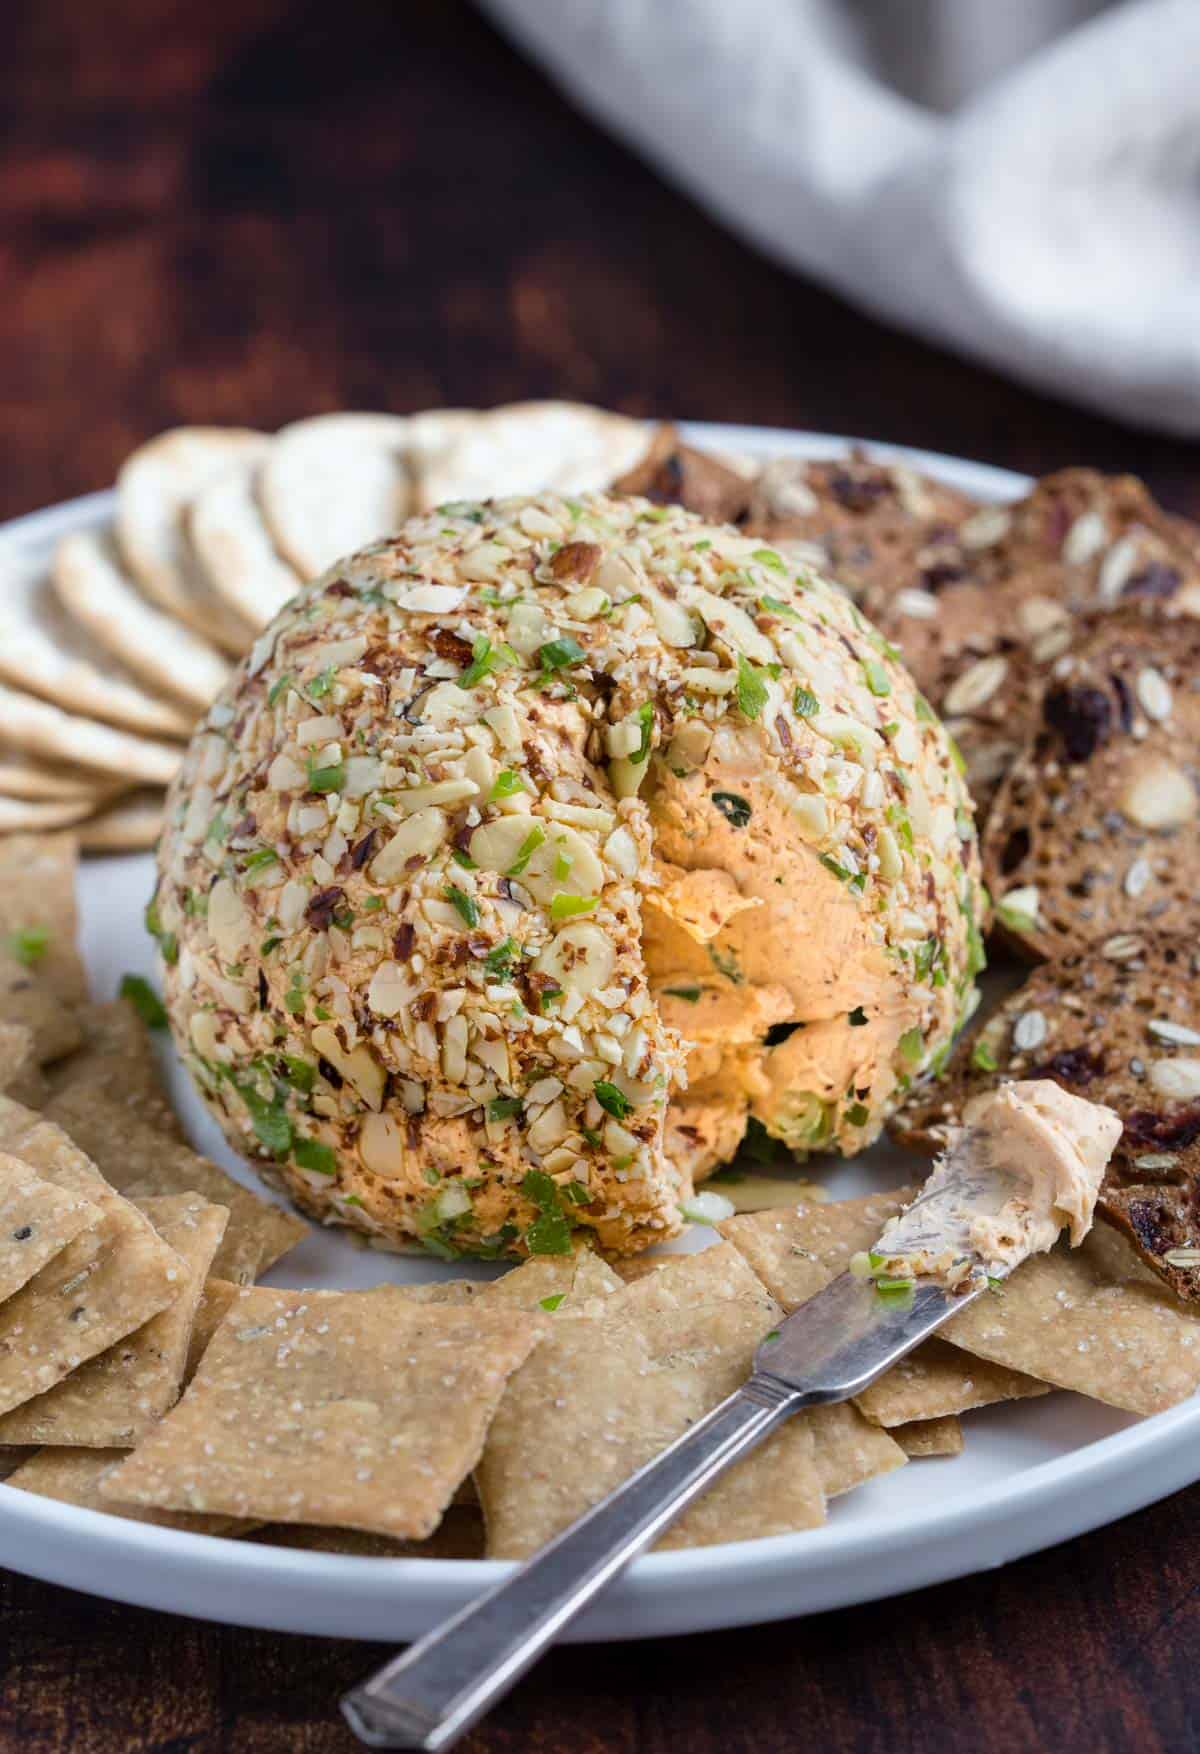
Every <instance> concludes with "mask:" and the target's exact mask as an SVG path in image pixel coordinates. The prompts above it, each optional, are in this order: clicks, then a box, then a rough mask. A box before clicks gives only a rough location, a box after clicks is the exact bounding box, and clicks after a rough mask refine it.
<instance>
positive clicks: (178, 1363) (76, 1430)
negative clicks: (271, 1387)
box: [0, 1194, 228, 1449]
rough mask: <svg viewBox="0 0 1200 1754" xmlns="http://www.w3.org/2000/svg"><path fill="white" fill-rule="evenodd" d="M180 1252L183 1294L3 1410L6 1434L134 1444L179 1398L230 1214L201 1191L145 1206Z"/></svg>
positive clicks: (34, 1439) (13, 1438) (17, 1439)
mask: <svg viewBox="0 0 1200 1754" xmlns="http://www.w3.org/2000/svg"><path fill="white" fill-rule="evenodd" d="M141 1210H142V1211H144V1212H145V1214H146V1216H147V1218H149V1220H150V1222H151V1223H152V1224H153V1225H154V1228H155V1230H156V1231H157V1232H158V1234H159V1236H160V1237H161V1238H162V1240H163V1241H164V1242H165V1243H166V1244H167V1245H168V1246H169V1247H170V1248H172V1249H174V1251H175V1253H176V1254H177V1255H178V1256H179V1267H178V1287H179V1295H178V1296H177V1297H176V1298H175V1299H174V1301H173V1302H172V1303H170V1304H168V1306H167V1307H166V1309H164V1310H162V1311H161V1312H160V1313H159V1314H158V1315H156V1316H153V1317H151V1319H150V1320H149V1321H148V1322H145V1323H144V1324H143V1325H142V1326H141V1327H140V1328H137V1329H135V1330H134V1332H133V1333H131V1334H127V1335H126V1336H125V1338H124V1339H123V1340H120V1341H118V1342H117V1344H116V1345H115V1346H110V1347H109V1348H108V1350H107V1351H106V1352H102V1353H100V1354H99V1355H98V1356H97V1357H95V1358H92V1359H89V1361H88V1362H87V1363H86V1364H83V1365H81V1366H80V1367H79V1369H78V1370H75V1371H72V1373H71V1375H70V1376H68V1377H65V1378H64V1379H63V1381H62V1382H60V1383H57V1384H56V1385H55V1386H54V1388H52V1389H50V1390H48V1391H47V1392H46V1393H45V1394H44V1395H36V1396H35V1397H34V1398H33V1400H31V1401H26V1402H25V1404H24V1406H21V1407H16V1408H14V1409H13V1411H12V1412H11V1413H8V1414H5V1416H4V1417H3V1418H0V1442H4V1443H30V1444H35V1443H36V1444H43V1443H45V1444H56V1445H77V1446H80V1447H84V1448H95V1449H112V1448H129V1447H131V1446H132V1445H134V1444H136V1443H137V1442H139V1441H140V1439H141V1438H142V1437H144V1436H145V1434H146V1433H147V1432H148V1431H150V1430H151V1429H152V1428H153V1427H154V1426H155V1425H156V1424H157V1423H158V1421H159V1420H160V1419H161V1418H162V1416H163V1414H164V1413H165V1412H166V1411H167V1409H168V1407H170V1406H172V1405H173V1404H174V1402H175V1401H176V1400H177V1399H178V1396H179V1390H180V1385H181V1382H182V1380H183V1371H184V1366H185V1364H186V1362H187V1356H188V1343H189V1338H190V1335H191V1329H192V1322H193V1319H194V1317H195V1313H196V1307H197V1305H198V1304H199V1302H200V1297H201V1293H202V1291H203V1288H204V1277H205V1274H206V1273H207V1271H208V1267H209V1264H210V1263H211V1261H212V1257H213V1253H214V1251H215V1250H216V1247H217V1244H218V1243H219V1242H220V1240H221V1234H222V1232H223V1231H224V1229H225V1222H226V1219H227V1217H228V1214H227V1213H226V1212H225V1210H224V1208H223V1207H221V1206H210V1205H209V1204H208V1202H207V1201H206V1200H202V1199H201V1198H200V1197H199V1196H198V1195H196V1194H177V1195H175V1196H174V1197H171V1198H166V1199H158V1200H147V1201H145V1202H144V1204H143V1205H142V1207H141Z"/></svg>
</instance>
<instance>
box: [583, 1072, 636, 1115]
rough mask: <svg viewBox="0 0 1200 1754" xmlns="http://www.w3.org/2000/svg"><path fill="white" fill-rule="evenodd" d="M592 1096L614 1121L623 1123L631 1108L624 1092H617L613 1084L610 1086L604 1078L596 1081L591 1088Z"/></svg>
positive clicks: (631, 1105)
mask: <svg viewBox="0 0 1200 1754" xmlns="http://www.w3.org/2000/svg"><path fill="white" fill-rule="evenodd" d="M592 1095H593V1096H594V1097H595V1098H596V1101H597V1102H598V1103H599V1104H600V1107H601V1108H602V1109H605V1110H606V1111H607V1112H608V1113H609V1114H610V1115H612V1117H613V1119H614V1120H618V1121H623V1120H624V1119H625V1117H626V1115H628V1114H629V1112H630V1111H631V1109H632V1108H633V1104H632V1103H631V1102H630V1100H629V1098H628V1097H627V1096H626V1094H625V1092H624V1091H623V1090H618V1089H617V1087H616V1085H615V1084H610V1083H609V1082H608V1080H607V1079H605V1078H600V1079H597V1081H596V1083H595V1084H594V1085H593V1087H592Z"/></svg>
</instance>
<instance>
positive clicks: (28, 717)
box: [0, 685, 183, 820]
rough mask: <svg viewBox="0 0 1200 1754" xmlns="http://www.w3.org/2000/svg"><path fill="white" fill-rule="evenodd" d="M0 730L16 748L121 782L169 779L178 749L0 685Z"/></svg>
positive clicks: (157, 782)
mask: <svg viewBox="0 0 1200 1754" xmlns="http://www.w3.org/2000/svg"><path fill="white" fill-rule="evenodd" d="M0 735H3V737H4V739H5V741H6V742H8V743H14V744H16V746H17V747H18V748H19V749H24V750H25V751H27V752H28V753H30V754H33V755H41V756H45V757H46V758H47V759H48V760H50V761H58V762H67V763H70V764H72V765H78V766H79V767H81V768H83V769H85V770H91V772H92V773H95V772H96V770H99V771H100V772H101V773H109V774H116V775H117V776H118V777H119V778H121V779H123V780H126V781H127V782H128V781H132V782H134V783H136V782H137V781H138V780H144V781H146V783H147V784H149V785H159V786H163V785H166V784H167V783H168V781H169V780H170V779H171V777H172V776H173V774H174V773H175V770H176V768H177V767H178V766H179V763H180V760H181V758H182V753H183V752H182V750H181V749H180V748H179V746H178V745H177V744H174V743H158V742H155V741H154V740H153V739H152V738H150V737H134V736H132V735H131V734H130V733H129V732H128V731H117V730H114V729H113V727H112V726H111V725H102V724H100V723H99V722H98V721H97V720H96V719H83V718H79V717H78V716H77V715H76V714H74V713H65V712H63V710H62V709H61V707H56V706H51V705H50V703H49V701H44V700H37V699H36V698H35V697H34V696H33V695H32V694H21V693H20V692H19V691H18V690H17V689H15V688H7V687H4V686H2V685H0ZM61 802H63V803H64V804H66V803H69V802H70V801H69V800H61ZM81 802H82V804H83V808H82V810H81V811H80V813H79V814H80V815H82V816H86V815H87V813H88V811H89V810H90V809H91V807H92V805H91V803H89V802H88V801H87V800H82V801H81ZM72 820H74V819H73V818H72Z"/></svg>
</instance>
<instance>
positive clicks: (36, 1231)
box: [0, 1151, 101, 1303]
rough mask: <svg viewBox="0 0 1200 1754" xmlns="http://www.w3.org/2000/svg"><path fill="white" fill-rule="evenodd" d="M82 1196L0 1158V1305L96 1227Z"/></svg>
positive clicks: (94, 1213)
mask: <svg viewBox="0 0 1200 1754" xmlns="http://www.w3.org/2000/svg"><path fill="white" fill-rule="evenodd" d="M100 1216H101V1214H100V1210H99V1208H98V1207H96V1206H94V1205H93V1204H92V1202H91V1201H90V1200H88V1199H85V1198H84V1196H83V1195H82V1194H79V1193H76V1192H74V1191H73V1190H72V1189H70V1188H60V1187H58V1186H56V1184H55V1183H54V1182H51V1181H46V1180H44V1179H43V1178H42V1177H41V1176H39V1175H38V1173H37V1171H36V1170H34V1169H31V1168H30V1166H29V1165H28V1164H27V1163H22V1161H21V1159H20V1158H19V1157H10V1156H9V1154H8V1153H7V1152H6V1151H5V1152H0V1303H3V1302H4V1300H5V1299H6V1298H9V1297H13V1296H15V1294H16V1293H17V1292H18V1291H20V1289H21V1287H22V1286H23V1285H27V1284H28V1283H29V1281H30V1280H31V1279H32V1278H33V1276H34V1274H35V1273H39V1272H40V1271H41V1270H42V1268H43V1267H44V1266H46V1265H47V1264H48V1263H49V1262H50V1261H52V1260H53V1259H54V1257H55V1256H56V1255H60V1254H61V1253H62V1251H63V1250H64V1249H65V1248H66V1246H67V1244H68V1243H69V1242H71V1241H72V1240H73V1239H74V1238H75V1237H77V1236H78V1235H79V1233H80V1231H81V1230H88V1229H90V1228H92V1227H93V1226H94V1225H96V1224H98V1223H99V1222H100Z"/></svg>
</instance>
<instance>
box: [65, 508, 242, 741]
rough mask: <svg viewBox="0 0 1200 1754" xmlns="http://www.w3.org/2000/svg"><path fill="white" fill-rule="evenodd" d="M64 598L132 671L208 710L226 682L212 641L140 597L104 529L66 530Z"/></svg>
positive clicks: (225, 667)
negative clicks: (69, 534)
mask: <svg viewBox="0 0 1200 1754" xmlns="http://www.w3.org/2000/svg"><path fill="white" fill-rule="evenodd" d="M52 579H53V583H54V589H55V592H56V594H57V596H58V600H59V602H60V603H61V604H62V606H63V608H64V609H65V610H66V611H67V612H68V614H70V615H71V616H72V617H73V618H74V619H75V621H76V622H78V623H79V624H80V625H81V626H82V627H85V628H86V629H87V630H88V632H89V633H90V634H91V635H92V637H93V638H94V639H95V640H96V641H97V642H98V643H99V644H100V645H102V646H104V647H106V648H107V649H108V650H109V651H110V652H111V653H112V654H113V655H114V656H115V657H117V658H119V659H120V660H121V661H122V662H123V663H125V664H126V665H128V667H129V669H131V670H134V671H136V673H137V674H138V675H139V676H141V677H143V678H145V680H146V681H148V682H149V683H151V684H152V685H153V686H154V687H156V688H161V689H165V690H167V691H168V692H169V693H171V694H173V695H178V696H180V697H181V698H182V699H183V700H185V701H187V702H188V704H189V705H190V706H192V707H195V708H196V709H197V710H198V711H200V712H204V711H206V710H207V709H208V707H209V706H210V705H211V703H212V701H213V699H214V697H215V696H216V695H217V694H218V693H219V692H220V690H221V689H222V688H223V687H224V684H225V681H226V679H227V678H228V675H229V665H228V664H227V663H226V661H225V659H224V658H223V657H222V656H221V655H220V653H219V652H216V651H214V650H213V648H212V646H210V645H209V644H208V642H207V640H203V639H201V638H199V637H198V636H197V635H196V634H194V633H192V632H190V631H189V630H188V629H187V628H186V627H180V625H179V624H178V622H176V621H173V620H172V619H171V617H170V616H168V615H163V614H162V613H161V612H160V611H159V610H157V609H153V608H151V606H150V604H149V603H147V602H146V601H145V599H144V598H143V597H142V596H141V595H140V593H139V592H138V590H137V588H136V586H135V585H134V583H133V581H132V579H130V578H129V576H128V575H127V574H126V573H125V572H124V571H123V570H122V568H121V565H120V562H119V561H118V559H117V557H116V552H115V550H114V548H113V544H112V542H111V540H110V539H109V538H108V537H107V536H106V535H105V534H104V533H103V532H102V531H91V530H89V531H78V532H77V533H76V534H75V535H73V536H66V537H64V538H63V540H62V541H61V542H60V543H59V545H58V547H57V549H56V550H55V554H54V566H53V571H52Z"/></svg>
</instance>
